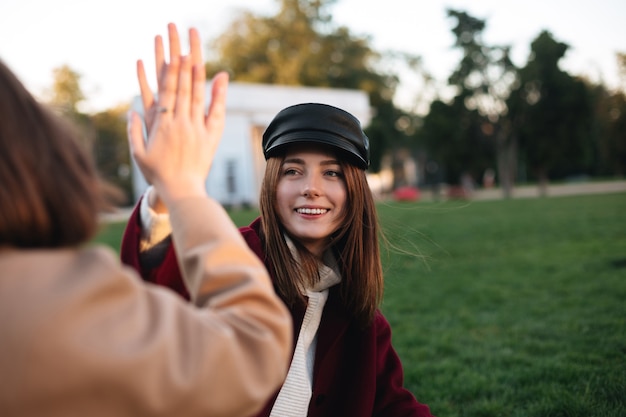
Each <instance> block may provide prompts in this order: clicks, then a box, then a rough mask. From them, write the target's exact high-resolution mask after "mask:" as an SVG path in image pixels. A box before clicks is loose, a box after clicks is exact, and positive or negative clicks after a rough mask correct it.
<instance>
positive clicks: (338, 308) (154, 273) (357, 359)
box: [121, 205, 432, 417]
mask: <svg viewBox="0 0 626 417" xmlns="http://www.w3.org/2000/svg"><path fill="white" fill-rule="evenodd" d="M138 207H139V205H138V206H137V207H136V208H135V211H134V212H133V214H132V216H131V218H130V220H129V222H128V225H127V227H126V230H125V232H124V237H123V240H122V246H121V256H122V261H123V262H124V263H126V264H128V265H130V266H132V267H134V268H136V269H137V270H138V271H139V273H140V275H141V276H142V277H143V278H144V279H145V280H146V281H150V282H153V283H157V284H160V285H164V286H167V287H170V288H172V289H173V290H175V291H176V292H177V293H179V294H181V295H182V296H183V297H188V295H187V290H186V288H185V286H184V284H183V281H182V279H181V276H180V271H179V269H178V264H177V262H176V255H175V253H174V248H173V245H170V247H169V248H168V251H167V255H166V256H165V259H164V260H163V262H162V263H161V265H160V266H159V267H157V268H154V269H150V270H143V268H141V266H140V263H139V240H140V237H141V226H140V220H139V210H138ZM259 228H260V220H259V219H256V220H255V221H254V222H252V224H251V225H250V226H248V227H242V228H241V229H240V231H241V233H242V235H243V237H244V238H245V240H246V241H247V242H248V245H249V246H250V248H251V249H252V250H253V251H254V252H255V253H256V254H257V255H258V256H259V258H260V259H262V260H263V261H264V262H266V266H269V265H267V260H266V259H265V256H264V254H263V250H262V247H261V241H260V239H259ZM268 269H269V270H270V271H271V270H272V268H268ZM339 285H341V284H339ZM339 285H336V286H334V287H332V288H330V292H329V297H328V301H327V302H326V306H325V307H324V312H323V316H322V320H321V323H320V327H319V333H318V342H317V351H316V356H315V364H314V368H313V375H314V377H313V393H312V397H311V403H310V404H309V413H308V415H309V417H326V416H328V417H330V416H341V417H351V416H354V417H366V416H368V417H369V416H379V417H399V416H413V417H430V416H432V415H431V413H430V411H429V408H428V406H426V405H423V404H420V403H419V402H417V401H416V399H415V397H414V396H413V394H411V392H409V391H408V390H406V389H405V388H404V387H403V385H402V384H403V372H402V365H401V363H400V359H399V358H398V355H397V354H396V352H395V350H394V349H393V347H392V346H391V328H390V326H389V323H388V322H387V320H386V319H385V317H384V316H383V315H382V313H381V312H380V311H377V312H376V316H375V319H374V322H373V323H372V324H371V325H370V326H368V327H367V328H366V329H361V328H360V327H359V326H358V325H357V324H356V322H355V321H354V320H352V319H351V317H350V315H349V314H348V312H347V311H346V310H345V308H344V307H343V305H342V303H341V301H340V298H339V291H338V288H339ZM291 314H292V317H293V322H294V336H297V335H298V334H299V332H300V326H301V324H302V320H303V317H304V310H303V309H302V308H296V309H292V310H291ZM295 339H296V337H294V348H295V342H296V340H295ZM277 394H278V392H277V393H276V395H277ZM276 395H275V396H274V397H273V398H272V399H271V400H270V401H268V403H267V406H266V407H265V409H264V410H263V411H262V412H261V413H259V414H258V415H257V416H258V417H266V416H269V413H270V410H271V408H272V405H273V404H274V400H275V399H276Z"/></svg>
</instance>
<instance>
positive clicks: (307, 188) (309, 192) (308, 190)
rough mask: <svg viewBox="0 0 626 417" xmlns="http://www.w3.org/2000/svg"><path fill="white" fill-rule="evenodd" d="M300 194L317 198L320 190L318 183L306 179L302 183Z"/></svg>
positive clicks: (311, 178)
mask: <svg viewBox="0 0 626 417" xmlns="http://www.w3.org/2000/svg"><path fill="white" fill-rule="evenodd" d="M302 194H303V195H305V196H306V197H317V196H319V195H320V194H321V188H320V185H319V182H318V181H317V180H316V179H315V178H313V177H308V178H307V179H306V181H305V182H304V187H303V190H302Z"/></svg>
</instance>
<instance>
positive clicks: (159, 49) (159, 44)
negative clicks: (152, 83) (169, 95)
mask: <svg viewBox="0 0 626 417" xmlns="http://www.w3.org/2000/svg"><path fill="white" fill-rule="evenodd" d="M164 51H165V49H164V48H163V38H162V37H161V35H157V36H156V37H155V38H154V63H155V65H156V77H157V85H158V87H160V86H161V76H162V75H163V68H164V67H165V52H164Z"/></svg>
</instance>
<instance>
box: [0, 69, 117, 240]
mask: <svg viewBox="0 0 626 417" xmlns="http://www.w3.org/2000/svg"><path fill="white" fill-rule="evenodd" d="M77 138H78V133H77V130H76V129H75V128H74V126H73V125H71V124H70V123H69V122H67V121H65V120H63V119H61V117H59V116H57V115H56V114H54V113H53V112H52V111H51V110H50V109H48V108H47V107H46V106H44V105H42V104H40V103H38V102H37V100H36V99H35V98H34V97H33V96H32V95H31V94H30V93H29V92H28V91H27V90H26V88H25V87H24V86H23V85H22V83H21V82H20V81H19V80H18V79H17V77H16V76H15V75H14V74H13V73H12V72H11V70H10V69H9V68H8V67H7V66H6V65H5V64H4V63H3V62H2V61H0V202H2V203H0V246H5V245H8V246H13V247H20V248H43V247H64V246H74V245H78V244H81V243H84V242H86V241H87V240H89V239H90V238H91V237H92V236H93V235H94V233H95V232H96V231H97V228H98V224H99V221H98V211H99V209H101V208H104V207H106V206H107V203H106V201H107V193H108V190H111V188H109V187H110V186H108V185H105V184H104V183H103V182H102V181H101V180H100V179H99V177H98V175H97V173H96V170H95V167H94V164H93V162H92V159H91V158H90V157H89V155H88V154H87V153H86V152H85V150H84V149H82V147H81V146H80V145H79V143H78V141H77ZM105 190H107V191H105Z"/></svg>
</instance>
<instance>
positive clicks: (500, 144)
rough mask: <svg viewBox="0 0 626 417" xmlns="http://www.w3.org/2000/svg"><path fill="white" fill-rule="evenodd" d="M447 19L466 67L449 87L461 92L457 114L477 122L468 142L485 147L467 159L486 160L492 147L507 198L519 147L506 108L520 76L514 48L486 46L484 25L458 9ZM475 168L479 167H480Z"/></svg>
mask: <svg viewBox="0 0 626 417" xmlns="http://www.w3.org/2000/svg"><path fill="white" fill-rule="evenodd" d="M447 14H448V17H450V18H452V19H455V21H456V22H455V26H454V27H453V29H452V32H453V33H454V35H455V43H454V46H455V47H456V48H458V49H460V51H461V53H462V56H461V61H460V62H459V64H458V66H457V67H456V69H455V70H454V72H453V73H452V75H450V77H449V78H448V82H449V83H450V85H453V86H456V87H457V89H458V94H457V97H456V99H455V100H459V99H463V104H464V107H465V110H463V108H458V111H465V112H466V114H465V116H464V117H465V118H469V117H472V118H474V119H475V120H473V121H472V125H475V126H479V128H477V129H471V130H467V131H465V133H464V134H465V138H464V139H463V141H464V142H465V143H480V144H481V145H482V146H479V147H476V148H472V149H474V152H471V149H470V154H469V155H467V158H470V159H469V160H468V161H470V160H472V159H476V160H481V159H483V155H484V152H485V150H486V149H485V145H487V144H488V141H491V147H492V148H493V149H494V150H495V154H496V155H497V167H498V177H499V181H500V185H501V186H502V189H503V192H504V195H505V196H506V197H508V196H510V194H511V190H512V187H513V182H514V178H515V171H516V160H517V155H516V149H517V143H516V138H515V136H514V135H513V125H512V122H511V121H510V120H508V119H507V113H508V109H507V105H506V99H507V98H508V96H509V94H510V91H511V89H512V86H513V85H514V84H515V82H516V73H517V69H516V68H515V66H514V65H513V63H512V61H511V59H510V47H509V46H497V45H487V44H486V43H485V42H484V41H483V40H482V32H483V30H484V29H485V27H486V22H485V20H482V19H478V18H476V17H473V16H471V15H469V14H468V13H466V12H464V11H460V10H454V9H448V10H447ZM491 154H493V151H492V152H491ZM470 165H472V164H471V162H470ZM473 165H474V166H479V165H480V163H474V164H473Z"/></svg>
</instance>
